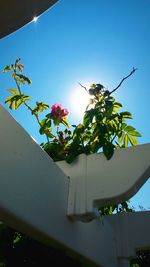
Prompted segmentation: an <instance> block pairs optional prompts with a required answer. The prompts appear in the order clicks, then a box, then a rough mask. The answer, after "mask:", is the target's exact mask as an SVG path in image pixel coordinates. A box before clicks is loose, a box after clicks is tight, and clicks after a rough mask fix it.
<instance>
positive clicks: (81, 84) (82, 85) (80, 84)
mask: <svg viewBox="0 0 150 267" xmlns="http://www.w3.org/2000/svg"><path fill="white" fill-rule="evenodd" d="M79 85H80V86H81V87H82V88H84V90H85V91H86V92H87V93H89V92H88V89H87V88H86V87H85V86H83V85H82V84H81V83H79Z"/></svg>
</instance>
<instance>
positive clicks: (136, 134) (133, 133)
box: [128, 131, 142, 137]
mask: <svg viewBox="0 0 150 267" xmlns="http://www.w3.org/2000/svg"><path fill="white" fill-rule="evenodd" d="M128 134H130V135H133V136H137V137H141V136H142V135H141V134H140V133H139V132H137V131H129V132H128Z"/></svg>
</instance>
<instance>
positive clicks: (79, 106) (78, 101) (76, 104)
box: [70, 85, 91, 117]
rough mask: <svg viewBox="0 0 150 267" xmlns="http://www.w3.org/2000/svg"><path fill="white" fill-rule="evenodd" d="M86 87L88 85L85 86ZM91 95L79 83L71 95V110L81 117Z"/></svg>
mask: <svg viewBox="0 0 150 267" xmlns="http://www.w3.org/2000/svg"><path fill="white" fill-rule="evenodd" d="M86 88H87V89H88V88H89V87H88V86H86ZM90 99H91V96H90V95H89V94H88V93H87V92H86V90H85V89H84V88H83V87H81V86H80V85H79V86H78V87H76V88H75V89H74V90H73V92H72V95H71V100H70V101H71V106H72V109H73V112H75V113H76V115H77V116H79V117H82V116H83V115H84V112H85V110H86V108H87V106H88V105H89V103H90Z"/></svg>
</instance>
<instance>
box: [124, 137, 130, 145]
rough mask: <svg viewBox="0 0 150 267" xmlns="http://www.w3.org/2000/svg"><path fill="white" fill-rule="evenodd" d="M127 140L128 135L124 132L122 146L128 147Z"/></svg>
mask: <svg viewBox="0 0 150 267" xmlns="http://www.w3.org/2000/svg"><path fill="white" fill-rule="evenodd" d="M128 141H129V139H128V135H127V134H125V137H124V146H125V147H128Z"/></svg>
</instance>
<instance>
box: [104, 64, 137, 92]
mask: <svg viewBox="0 0 150 267" xmlns="http://www.w3.org/2000/svg"><path fill="white" fill-rule="evenodd" d="M136 70H137V69H135V68H133V70H132V71H131V72H130V73H129V74H128V75H127V76H126V77H124V78H123V79H122V80H121V82H120V83H119V84H118V86H117V87H116V88H115V89H113V90H112V91H111V92H110V93H109V94H112V93H114V92H115V91H116V90H117V89H118V88H119V87H120V86H121V85H122V83H123V82H124V81H125V80H126V79H128V78H129V77H130V76H131V75H132V74H133V73H134V72H135V71H136Z"/></svg>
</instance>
